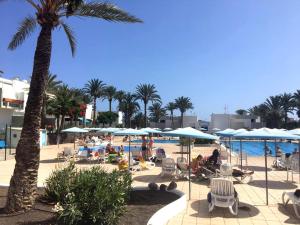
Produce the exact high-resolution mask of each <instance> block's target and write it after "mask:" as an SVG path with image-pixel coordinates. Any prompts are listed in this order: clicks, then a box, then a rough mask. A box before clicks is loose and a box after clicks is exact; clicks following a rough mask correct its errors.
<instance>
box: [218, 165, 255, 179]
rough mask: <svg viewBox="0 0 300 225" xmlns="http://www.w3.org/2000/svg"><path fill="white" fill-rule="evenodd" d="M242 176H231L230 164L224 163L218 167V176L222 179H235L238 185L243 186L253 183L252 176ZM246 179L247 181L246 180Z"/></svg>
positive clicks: (231, 168)
mask: <svg viewBox="0 0 300 225" xmlns="http://www.w3.org/2000/svg"><path fill="white" fill-rule="evenodd" d="M244 174H245V175H244V176H239V177H237V176H233V167H232V165H231V164H230V163H224V164H222V165H221V166H220V170H219V171H218V175H219V176H220V177H223V178H229V179H232V178H233V179H235V180H236V181H238V182H239V183H242V184H245V183H250V182H252V181H253V175H252V174H249V173H245V171H244ZM246 178H248V179H246Z"/></svg>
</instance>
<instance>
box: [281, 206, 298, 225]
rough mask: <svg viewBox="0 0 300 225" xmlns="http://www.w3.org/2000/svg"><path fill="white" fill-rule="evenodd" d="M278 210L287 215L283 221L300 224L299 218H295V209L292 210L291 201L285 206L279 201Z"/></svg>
mask: <svg viewBox="0 0 300 225" xmlns="http://www.w3.org/2000/svg"><path fill="white" fill-rule="evenodd" d="M278 210H279V211H280V212H281V213H282V214H284V215H286V216H288V217H289V218H288V219H286V220H285V221H284V223H291V224H297V223H299V224H300V219H297V218H296V215H295V211H294V208H293V205H292V204H291V203H290V204H288V205H287V206H284V205H283V204H282V203H279V204H278Z"/></svg>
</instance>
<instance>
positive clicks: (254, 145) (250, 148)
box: [226, 141, 299, 156]
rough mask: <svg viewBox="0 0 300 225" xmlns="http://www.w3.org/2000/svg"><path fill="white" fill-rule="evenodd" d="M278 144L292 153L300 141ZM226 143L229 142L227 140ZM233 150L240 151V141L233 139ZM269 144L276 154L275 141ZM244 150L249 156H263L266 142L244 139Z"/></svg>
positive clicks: (273, 153) (285, 151)
mask: <svg viewBox="0 0 300 225" xmlns="http://www.w3.org/2000/svg"><path fill="white" fill-rule="evenodd" d="M276 144H277V146H279V147H280V148H281V150H282V151H283V152H284V153H292V152H293V151H294V150H295V148H297V149H298V146H299V145H298V143H288V142H277V143H276ZM226 145H228V143H227V142H226ZM231 146H232V150H233V151H234V152H239V151H240V141H231ZM267 146H268V147H269V148H270V149H271V150H272V155H273V156H275V142H274V141H272V142H267ZM242 148H243V151H245V152H246V153H247V154H248V155H249V156H262V155H264V150H263V149H264V142H261V141H243V142H242Z"/></svg>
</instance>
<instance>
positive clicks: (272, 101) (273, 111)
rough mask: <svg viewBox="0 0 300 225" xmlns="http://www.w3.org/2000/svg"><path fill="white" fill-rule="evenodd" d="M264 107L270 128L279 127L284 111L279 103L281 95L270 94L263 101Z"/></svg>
mask: <svg viewBox="0 0 300 225" xmlns="http://www.w3.org/2000/svg"><path fill="white" fill-rule="evenodd" d="M264 105H265V107H266V112H267V114H266V122H267V126H268V127H270V128H280V126H281V121H282V119H283V117H284V112H283V108H282V104H281V96H280V95H276V96H271V97H269V98H268V99H267V100H266V101H265V103H264Z"/></svg>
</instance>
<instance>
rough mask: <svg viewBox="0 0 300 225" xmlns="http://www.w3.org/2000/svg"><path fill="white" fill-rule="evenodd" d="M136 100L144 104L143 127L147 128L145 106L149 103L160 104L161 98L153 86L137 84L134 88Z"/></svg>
mask: <svg viewBox="0 0 300 225" xmlns="http://www.w3.org/2000/svg"><path fill="white" fill-rule="evenodd" d="M136 98H137V99H139V100H141V101H142V102H143V103H144V125H145V127H147V105H148V103H149V101H151V102H152V103H155V102H159V103H161V98H160V96H159V95H158V94H157V90H156V88H155V85H153V84H139V85H138V86H137V87H136Z"/></svg>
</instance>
